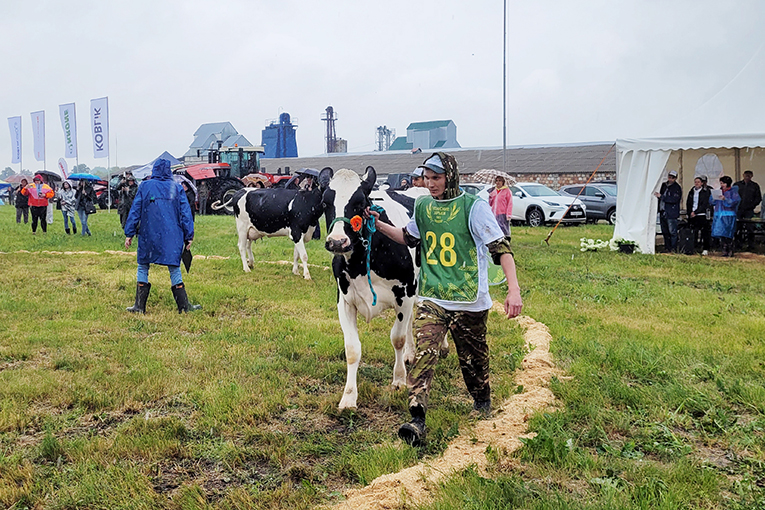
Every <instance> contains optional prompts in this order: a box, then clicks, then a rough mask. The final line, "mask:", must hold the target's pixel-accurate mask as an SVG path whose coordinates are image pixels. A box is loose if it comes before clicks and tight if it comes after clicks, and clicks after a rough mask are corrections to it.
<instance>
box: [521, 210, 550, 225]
mask: <svg viewBox="0 0 765 510" xmlns="http://www.w3.org/2000/svg"><path fill="white" fill-rule="evenodd" d="M544 222H545V215H544V213H543V212H542V211H540V210H539V209H537V208H536V207H535V208H533V209H529V210H528V211H527V212H526V223H528V224H529V226H530V227H541V226H542V225H543V224H544Z"/></svg>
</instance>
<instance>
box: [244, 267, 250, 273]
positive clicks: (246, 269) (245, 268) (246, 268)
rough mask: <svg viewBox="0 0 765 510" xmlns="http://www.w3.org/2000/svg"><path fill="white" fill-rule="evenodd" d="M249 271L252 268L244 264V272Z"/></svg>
mask: <svg viewBox="0 0 765 510" xmlns="http://www.w3.org/2000/svg"><path fill="white" fill-rule="evenodd" d="M251 271H252V270H251V269H250V268H249V266H244V272H245V273H249V272H251Z"/></svg>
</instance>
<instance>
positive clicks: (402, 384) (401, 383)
mask: <svg viewBox="0 0 765 510" xmlns="http://www.w3.org/2000/svg"><path fill="white" fill-rule="evenodd" d="M390 387H391V388H393V389H394V390H403V389H404V388H406V382H404V381H393V382H392V383H391V384H390Z"/></svg>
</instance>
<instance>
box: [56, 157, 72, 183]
mask: <svg viewBox="0 0 765 510" xmlns="http://www.w3.org/2000/svg"><path fill="white" fill-rule="evenodd" d="M58 169H59V170H61V175H63V176H64V179H68V178H69V165H67V164H66V160H65V159H64V158H58Z"/></svg>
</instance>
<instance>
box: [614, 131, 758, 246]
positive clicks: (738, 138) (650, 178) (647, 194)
mask: <svg viewBox="0 0 765 510" xmlns="http://www.w3.org/2000/svg"><path fill="white" fill-rule="evenodd" d="M757 147H765V134H749V135H717V136H686V137H676V138H643V139H626V140H617V141H616V180H617V182H618V183H619V188H618V190H617V196H616V226H615V227H614V238H615V239H618V238H623V239H631V240H633V241H636V242H637V243H638V246H639V247H640V251H642V252H643V253H654V252H655V241H656V214H657V212H658V206H659V201H658V200H657V199H656V198H655V197H654V196H653V192H654V191H659V188H660V187H661V183H662V182H663V181H664V180H665V179H666V175H667V169H666V168H665V167H666V165H667V161H668V160H669V157H670V155H671V153H672V151H677V150H691V149H718V148H728V149H735V148H757ZM683 195H684V196H683V199H685V193H684V194H683ZM683 204H684V200H683ZM681 207H682V208H684V206H681Z"/></svg>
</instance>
